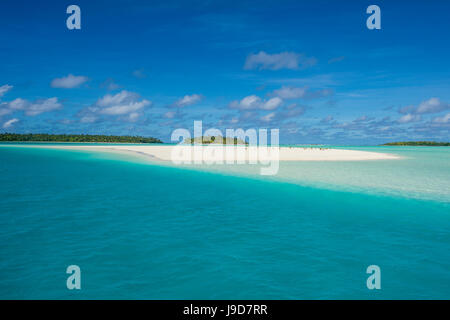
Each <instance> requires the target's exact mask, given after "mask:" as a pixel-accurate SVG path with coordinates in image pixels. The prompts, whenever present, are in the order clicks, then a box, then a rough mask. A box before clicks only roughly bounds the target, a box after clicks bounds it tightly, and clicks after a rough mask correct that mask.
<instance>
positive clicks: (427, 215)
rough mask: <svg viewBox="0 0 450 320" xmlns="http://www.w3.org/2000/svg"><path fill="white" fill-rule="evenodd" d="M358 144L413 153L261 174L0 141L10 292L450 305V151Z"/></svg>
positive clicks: (3, 284) (0, 256)
mask: <svg viewBox="0 0 450 320" xmlns="http://www.w3.org/2000/svg"><path fill="white" fill-rule="evenodd" d="M358 149H363V150H373V151H375V150H377V151H382V152H392V153H395V154H398V155H400V156H402V159H401V160H386V161H385V160H382V161H364V162H339V163H338V162H327V163H325V162H315V163H312V162H303V163H298V162H296V163H282V164H281V167H280V173H279V175H278V176H277V177H260V176H258V175H255V173H256V172H257V171H256V169H255V168H248V167H245V166H231V167H230V166H227V168H223V167H222V168H217V167H210V168H208V171H202V170H186V169H180V168H173V167H170V166H169V167H168V166H161V165H158V164H149V163H147V162H145V161H144V160H143V159H141V158H136V159H131V158H130V157H129V156H125V155H113V154H101V153H94V152H81V151H66V150H49V149H37V148H15V147H0V185H1V187H0V197H1V202H0V212H1V215H0V224H1V227H0V298H2V299H30V298H33V299H34V298H35V299H50V298H53V299H100V298H112V299H327V298H330V299H352V298H354V299H394V298H402V299H421V298H425V299H430V298H436V299H449V298H450V255H449V247H450V195H449V190H450V188H449V183H450V182H449V181H450V176H449V175H450V161H449V160H450V148H408V147H404V148H383V147H372V148H371V147H368V148H358ZM73 264H75V265H78V266H80V268H81V273H82V280H81V285H82V289H81V290H78V291H77V290H73V291H70V290H68V289H67V288H66V279H67V276H68V275H67V274H66V273H65V271H66V268H67V266H69V265H73ZM372 264H375V265H378V266H380V268H381V286H382V288H381V290H368V289H367V287H366V279H367V277H368V275H367V274H366V268H367V266H369V265H372Z"/></svg>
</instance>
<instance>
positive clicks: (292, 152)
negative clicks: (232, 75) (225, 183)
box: [4, 145, 400, 162]
mask: <svg viewBox="0 0 450 320" xmlns="http://www.w3.org/2000/svg"><path fill="white" fill-rule="evenodd" d="M4 146H8V147H13V146H17V147H25V148H45V149H64V150H86V151H89V150H91V151H106V152H108V151H109V152H117V153H129V152H132V153H136V154H140V155H145V156H148V157H150V158H151V159H154V160H161V161H175V162H176V161H178V162H186V161H190V160H193V161H209V162H211V161H217V162H219V161H224V162H227V161H246V162H247V161H251V160H255V161H274V160H279V161H364V160H389V159H399V158H400V157H398V156H395V155H392V154H387V153H379V152H370V151H359V150H345V149H320V148H301V147H299V148H297V147H279V148H261V147H245V146H237V147H235V146H228V147H225V146H221V145H209V146H195V147H193V146H190V145H185V146H175V145H166V146H164V145H108V146H103V145H102V146H95V145H92V146H91V145H89V146H86V145H83V146H81V145H80V146H77V145H75V146H68V145H4Z"/></svg>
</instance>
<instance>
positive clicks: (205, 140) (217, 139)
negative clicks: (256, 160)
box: [184, 136, 248, 144]
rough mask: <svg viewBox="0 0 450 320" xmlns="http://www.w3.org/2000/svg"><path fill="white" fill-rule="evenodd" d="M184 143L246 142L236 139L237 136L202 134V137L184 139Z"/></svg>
mask: <svg viewBox="0 0 450 320" xmlns="http://www.w3.org/2000/svg"><path fill="white" fill-rule="evenodd" d="M184 143H187V144H194V143H198V144H211V143H215V144H248V143H247V142H245V141H243V140H241V139H238V138H228V137H227V138H224V137H222V136H217V137H215V136H202V137H196V138H191V139H185V140H184Z"/></svg>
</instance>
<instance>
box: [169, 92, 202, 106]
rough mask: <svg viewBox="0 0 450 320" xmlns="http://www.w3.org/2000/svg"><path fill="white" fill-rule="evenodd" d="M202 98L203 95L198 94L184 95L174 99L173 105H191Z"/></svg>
mask: <svg viewBox="0 0 450 320" xmlns="http://www.w3.org/2000/svg"><path fill="white" fill-rule="evenodd" d="M202 99H203V96H202V95H200V94H192V95H185V96H184V97H183V98H180V99H178V100H177V101H175V104H174V105H175V106H176V107H186V106H190V105H193V104H195V103H197V102H199V101H200V100H202Z"/></svg>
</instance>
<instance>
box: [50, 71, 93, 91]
mask: <svg viewBox="0 0 450 320" xmlns="http://www.w3.org/2000/svg"><path fill="white" fill-rule="evenodd" d="M88 80H89V79H88V78H87V77H84V76H74V75H73V74H69V75H68V76H66V77H62V78H56V79H53V80H52V82H51V83H50V86H51V87H52V88H64V89H72V88H77V87H79V86H80V85H82V84H83V83H85V82H86V81H88Z"/></svg>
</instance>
